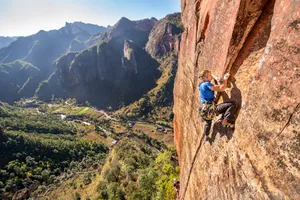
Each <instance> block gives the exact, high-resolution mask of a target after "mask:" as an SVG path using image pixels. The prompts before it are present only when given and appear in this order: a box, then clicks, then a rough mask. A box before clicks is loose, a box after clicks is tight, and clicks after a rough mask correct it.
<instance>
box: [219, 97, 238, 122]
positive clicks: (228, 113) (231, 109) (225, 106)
mask: <svg viewBox="0 0 300 200" xmlns="http://www.w3.org/2000/svg"><path fill="white" fill-rule="evenodd" d="M236 109H237V105H236V103H235V102H234V101H229V102H225V103H221V104H218V105H217V107H216V113H217V114H221V113H222V114H223V116H224V119H223V120H222V125H223V126H225V125H226V124H228V123H229V124H233V123H234V121H235V113H236Z"/></svg>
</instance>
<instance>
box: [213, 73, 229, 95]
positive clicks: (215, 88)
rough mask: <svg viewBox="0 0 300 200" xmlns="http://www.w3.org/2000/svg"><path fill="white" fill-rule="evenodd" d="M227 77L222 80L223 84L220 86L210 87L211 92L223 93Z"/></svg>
mask: <svg viewBox="0 0 300 200" xmlns="http://www.w3.org/2000/svg"><path fill="white" fill-rule="evenodd" d="M228 77H229V75H228V76H227V77H225V78H224V83H223V84H220V85H214V86H212V87H211V88H210V89H211V90H213V91H216V92H224V90H225V89H226V87H227V81H228Z"/></svg>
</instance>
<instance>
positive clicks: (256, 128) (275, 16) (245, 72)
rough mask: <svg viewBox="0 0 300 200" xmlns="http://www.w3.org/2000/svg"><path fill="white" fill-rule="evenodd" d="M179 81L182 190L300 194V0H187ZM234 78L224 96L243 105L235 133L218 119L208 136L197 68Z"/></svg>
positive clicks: (239, 195) (195, 195)
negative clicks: (202, 114) (201, 109)
mask: <svg viewBox="0 0 300 200" xmlns="http://www.w3.org/2000/svg"><path fill="white" fill-rule="evenodd" d="M181 7H182V20H183V24H184V27H185V31H184V33H183V35H182V42H181V49H180V55H179V68H178V72H177V77H176V81H175V88H174V114H175V118H174V128H175V144H176V146H177V152H178V155H179V163H180V167H181V180H180V184H181V185H180V196H181V197H182V198H183V199H185V200H189V199H190V200H194V199H300V170H299V169H300V165H299V160H300V92H299V91H300V89H299V87H300V2H299V1H298V0H276V1H275V0H268V1H267V0H252V1H247V0H234V1H233V0H231V1H230V0H228V1H224V0H198V1H197V0H182V1H181ZM204 69H209V70H211V71H212V73H213V74H216V75H219V76H222V75H223V74H224V72H226V71H230V72H231V73H232V74H233V75H234V76H235V80H236V81H234V83H232V84H231V85H230V87H229V88H228V89H227V90H226V92H224V93H223V94H222V98H221V99H220V102H221V101H226V100H227V99H234V100H235V101H237V102H238V103H239V105H240V107H241V109H240V111H239V112H238V117H237V120H236V128H235V131H234V132H231V131H229V130H226V129H224V128H222V127H221V125H220V122H218V121H217V119H218V117H217V118H216V120H215V121H214V124H213V126H212V130H211V135H210V137H209V138H206V137H204V134H203V127H204V124H203V123H202V122H201V120H200V117H199V115H198V108H199V106H200V102H199V92H198V84H199V79H198V77H199V73H200V71H201V70H204Z"/></svg>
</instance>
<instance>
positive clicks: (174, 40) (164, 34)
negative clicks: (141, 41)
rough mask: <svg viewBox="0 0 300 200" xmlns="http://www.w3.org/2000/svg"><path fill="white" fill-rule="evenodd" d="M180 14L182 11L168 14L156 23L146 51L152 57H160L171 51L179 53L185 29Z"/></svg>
mask: <svg viewBox="0 0 300 200" xmlns="http://www.w3.org/2000/svg"><path fill="white" fill-rule="evenodd" d="M180 15H181V14H180V13H174V14H171V15H167V16H166V17H165V18H163V19H161V20H159V21H158V22H157V23H156V24H155V26H154V28H153V29H152V31H151V33H150V36H149V41H148V43H147V44H146V51H147V52H148V53H149V54H150V55H151V56H152V57H155V58H160V57H162V56H163V55H164V54H165V53H168V52H170V51H175V53H176V54H177V53H178V51H179V44H180V35H181V32H182V31H183V30H182V25H181V16H180Z"/></svg>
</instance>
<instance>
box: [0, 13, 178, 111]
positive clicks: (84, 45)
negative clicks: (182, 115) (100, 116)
mask: <svg viewBox="0 0 300 200" xmlns="http://www.w3.org/2000/svg"><path fill="white" fill-rule="evenodd" d="M180 23H181V21H180V13H175V14H172V15H168V16H167V17H165V18H163V19H161V20H159V21H158V20H157V19H155V18H151V19H143V20H138V21H131V20H129V19H127V18H125V17H123V18H121V19H120V20H119V21H118V22H117V23H116V24H115V25H114V26H113V27H108V28H105V27H102V26H97V25H92V24H85V23H82V22H74V23H66V24H65V26H64V27H62V28H60V29H58V30H51V31H39V32H38V33H36V34H34V35H31V36H27V37H19V38H18V39H17V40H16V41H15V42H13V43H12V44H11V45H9V46H7V47H4V48H2V49H0V67H1V68H0V69H1V71H0V82H1V88H9V89H8V90H1V91H2V92H1V93H0V100H1V101H7V102H10V103H11V102H13V101H16V100H18V99H20V98H22V97H32V96H36V97H38V98H40V99H42V100H50V99H51V98H52V97H56V98H61V97H62V98H67V97H75V98H76V99H77V100H78V102H86V101H88V102H90V103H92V104H93V105H96V106H99V107H108V106H112V107H113V108H118V107H120V106H122V105H129V104H130V103H133V102H134V101H136V100H138V99H140V98H141V97H142V96H143V95H144V94H146V93H147V92H148V91H150V90H151V89H153V88H155V87H156V86H157V83H156V81H157V80H158V79H159V78H160V77H161V75H162V70H161V69H160V66H161V65H162V58H163V56H168V54H170V53H171V52H173V51H174V52H176V53H177V52H178V48H179V40H180V38H179V36H180V33H181V32H182V27H181V26H180ZM24 66H26V67H24ZM24 72H26V73H24Z"/></svg>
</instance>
